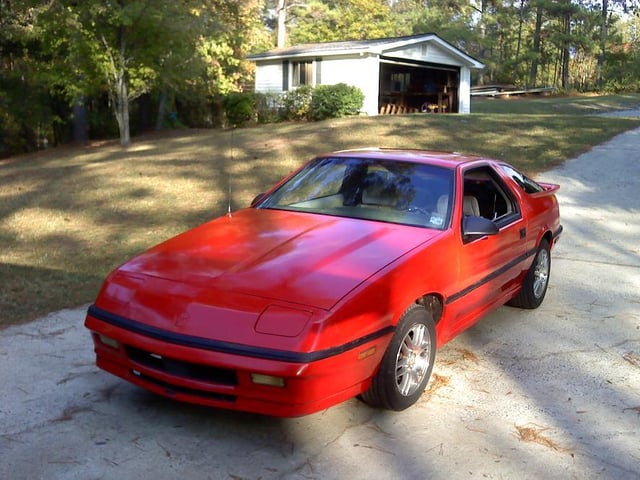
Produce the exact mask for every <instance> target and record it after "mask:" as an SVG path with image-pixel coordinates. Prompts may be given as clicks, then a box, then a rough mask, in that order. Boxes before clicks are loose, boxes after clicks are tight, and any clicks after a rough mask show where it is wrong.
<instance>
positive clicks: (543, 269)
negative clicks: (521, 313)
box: [509, 239, 551, 309]
mask: <svg viewBox="0 0 640 480" xmlns="http://www.w3.org/2000/svg"><path fill="white" fill-rule="evenodd" d="M550 272H551V254H550V251H549V242H547V241H546V240H545V239H543V240H542V241H541V242H540V246H539V247H538V251H537V252H536V258H534V259H533V264H532V265H531V267H530V268H529V271H528V272H527V275H526V276H525V277H524V280H523V281H522V288H521V289H520V292H519V293H518V295H516V296H515V297H513V299H511V301H509V305H511V306H513V307H519V308H529V309H533V308H538V307H539V306H540V305H541V304H542V301H543V300H544V296H545V294H546V293H547V286H548V285H549V274H550Z"/></svg>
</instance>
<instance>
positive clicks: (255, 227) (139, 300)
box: [85, 149, 562, 416]
mask: <svg viewBox="0 0 640 480" xmlns="http://www.w3.org/2000/svg"><path fill="white" fill-rule="evenodd" d="M557 189H558V186H557V185H553V184H547V183H536V182H534V181H533V180H531V179H529V178H527V177H526V176H525V175H523V174H522V173H520V172H518V171H517V170H516V169H514V168H513V167H512V166H510V165H507V164H506V163H503V162H499V161H495V160H489V159H486V158H479V157H469V156H464V155H459V154H453V153H440V152H428V151H401V150H385V149H367V150H351V151H343V152H336V153H331V154H328V155H323V156H319V157H317V158H314V159H313V160H311V161H310V162H309V163H307V164H306V165H304V166H303V167H302V168H301V169H299V170H298V171H296V172H294V173H293V174H291V175H290V176H289V177H287V178H285V179H284V180H282V181H281V182H280V183H279V184H277V185H276V186H275V187H274V188H273V189H271V190H270V191H269V192H268V193H266V194H264V195H260V196H259V197H257V198H256V199H255V200H254V202H253V204H252V205H251V206H250V207H249V208H246V209H242V210H239V211H237V212H233V213H229V214H227V215H225V216H223V217H220V218H218V219H215V220H213V221H210V222H208V223H206V224H204V225H201V226H199V227H196V228H194V229H193V230H190V231H188V232H185V233H183V234H181V235H178V236H177V237H175V238H172V239H170V240H167V241H166V242H164V243H161V244H160V245H158V246H156V247H153V248H151V249H150V250H148V251H146V252H144V253H142V254H141V255H138V256H137V257H135V258H133V259H131V260H130V261H128V262H126V263H125V264H123V265H122V266H120V267H119V268H117V269H116V270H115V271H114V272H112V273H111V274H110V275H109V276H108V278H107V279H106V281H105V282H104V285H103V287H102V289H101V291H100V293H99V295H98V298H97V299H96V301H95V303H94V304H93V305H92V306H91V307H90V308H89V310H88V313H87V318H86V323H85V324H86V327H87V328H88V329H89V330H90V331H91V333H92V336H93V342H94V346H95V352H96V355H97V365H98V366H99V367H100V368H102V369H104V370H106V371H108V372H110V373H112V374H114V375H117V376H119V377H122V378H123V379H125V380H127V381H129V382H131V383H134V384H136V385H139V386H140V387H143V388H145V389H147V390H150V391H152V392H155V393H157V394H160V395H164V396H167V397H171V398H174V399H176V400H181V401H185V402H192V403H196V404H202V405H209V406H212V407H219V408H227V409H234V410H243V411H249V412H258V413H262V414H268V415H275V416H298V415H305V414H309V413H312V412H316V411H318V410H321V409H325V408H327V407H330V406H332V405H335V404H337V403H339V402H342V401H344V400H346V399H348V398H351V397H354V396H360V398H361V399H362V400H364V401H365V402H367V403H369V404H371V405H373V406H376V407H382V408H386V409H392V410H403V409H405V408H407V407H409V406H410V405H412V404H413V403H415V402H416V401H417V400H418V398H419V397H420V395H421V394H422V392H423V391H424V389H425V387H426V385H427V382H428V380H429V377H430V375H431V370H432V368H433V364H434V360H435V353H436V348H437V347H440V346H441V345H443V344H445V343H446V342H448V341H449V340H451V339H452V338H453V337H455V336H456V335H458V334H459V333H460V332H462V331H463V330H465V329H466V328H469V327H470V326H471V325H473V324H474V323H475V322H477V321H478V320H479V319H480V318H481V317H482V316H483V315H484V314H486V313H487V312H489V311H491V310H493V309H495V308H497V307H499V306H500V305H503V304H505V303H509V304H511V305H514V306H518V307H523V308H536V307H537V306H538V305H540V303H541V302H542V300H543V299H544V296H545V292H546V290H547V285H548V281H549V272H550V265H551V263H550V251H551V248H552V247H553V246H554V244H555V243H556V242H557V241H558V238H559V237H560V234H561V232H562V226H561V225H560V219H559V210H558V202H557V200H556V197H555V192H556V190H557Z"/></svg>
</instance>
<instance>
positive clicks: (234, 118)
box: [222, 92, 256, 127]
mask: <svg viewBox="0 0 640 480" xmlns="http://www.w3.org/2000/svg"><path fill="white" fill-rule="evenodd" d="M255 103H256V99H255V96H254V95H253V94H252V93H237V92H234V93H229V94H228V95H226V96H225V97H224V98H223V99H222V106H223V108H224V113H225V116H226V118H227V123H228V124H229V126H233V127H239V126H241V125H244V124H245V123H247V122H249V121H251V120H252V119H253V117H254V113H255Z"/></svg>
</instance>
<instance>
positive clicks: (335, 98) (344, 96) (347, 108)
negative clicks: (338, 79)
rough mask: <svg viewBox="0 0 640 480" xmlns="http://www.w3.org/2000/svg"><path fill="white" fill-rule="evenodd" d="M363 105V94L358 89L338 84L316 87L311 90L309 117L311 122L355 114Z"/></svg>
mask: <svg viewBox="0 0 640 480" xmlns="http://www.w3.org/2000/svg"><path fill="white" fill-rule="evenodd" d="M363 104H364V93H362V90H360V89H359V88H358V87H354V86H351V85H347V84H345V83H338V84H337V85H318V86H317V87H316V88H315V89H314V90H313V95H312V99H311V112H310V117H311V119H312V120H324V119H327V118H337V117H343V116H345V115H354V114H357V113H358V112H359V111H360V109H361V108H362V105H363Z"/></svg>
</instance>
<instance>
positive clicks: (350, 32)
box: [289, 0, 398, 45]
mask: <svg viewBox="0 0 640 480" xmlns="http://www.w3.org/2000/svg"><path fill="white" fill-rule="evenodd" d="M297 5H298V6H297V7H294V8H292V13H291V15H292V17H293V18H294V22H293V23H294V27H293V28H292V29H291V30H290V42H289V43H290V44H293V45H295V44H298V43H314V42H330V41H341V40H362V39H366V38H384V37H390V36H394V35H397V34H398V33H397V29H396V28H395V24H394V22H393V20H392V16H391V9H390V7H389V3H388V2H387V1H385V0H332V1H321V0H309V1H308V2H306V3H304V4H297Z"/></svg>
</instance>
